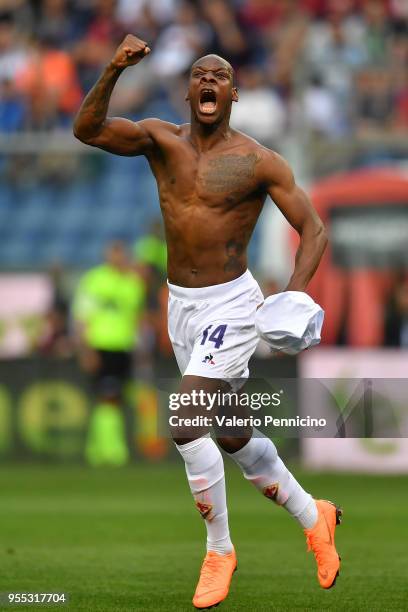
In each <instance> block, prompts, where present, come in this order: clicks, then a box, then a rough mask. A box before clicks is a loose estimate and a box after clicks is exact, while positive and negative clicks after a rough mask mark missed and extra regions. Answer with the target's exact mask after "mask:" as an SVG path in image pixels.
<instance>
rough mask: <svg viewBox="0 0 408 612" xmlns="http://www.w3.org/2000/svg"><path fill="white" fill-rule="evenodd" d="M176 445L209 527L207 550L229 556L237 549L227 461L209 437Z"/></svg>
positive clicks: (194, 494)
mask: <svg viewBox="0 0 408 612" xmlns="http://www.w3.org/2000/svg"><path fill="white" fill-rule="evenodd" d="M176 446H177V449H178V451H179V452H180V454H181V456H182V457H183V459H184V461H185V464H186V473H187V478H188V482H189V485H190V489H191V492H192V494H193V497H194V500H195V503H196V507H197V509H198V511H199V512H200V514H201V516H202V517H203V519H204V521H205V525H206V527H207V550H214V551H216V552H218V553H221V554H228V553H230V552H231V551H232V549H233V546H232V542H231V539H230V534H229V527H228V510H227V500H226V494H225V476H224V462H223V460H222V456H221V453H220V451H219V449H218V447H217V445H216V444H215V442H214V441H213V440H212V439H211V438H210V437H209V436H205V437H203V438H199V439H198V440H193V442H187V444H176Z"/></svg>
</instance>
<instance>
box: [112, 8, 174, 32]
mask: <svg viewBox="0 0 408 612" xmlns="http://www.w3.org/2000/svg"><path fill="white" fill-rule="evenodd" d="M175 11H176V0H118V5H117V11H116V14H117V18H118V21H119V22H120V23H121V24H123V27H126V28H134V30H135V32H137V35H138V36H141V37H142V38H143V34H142V32H143V30H145V29H146V26H147V25H148V24H150V25H151V24H152V23H155V24H157V25H158V26H159V27H162V26H163V25H165V24H167V23H169V22H170V21H172V19H173V18H174V13H175ZM146 39H147V40H149V39H148V38H146Z"/></svg>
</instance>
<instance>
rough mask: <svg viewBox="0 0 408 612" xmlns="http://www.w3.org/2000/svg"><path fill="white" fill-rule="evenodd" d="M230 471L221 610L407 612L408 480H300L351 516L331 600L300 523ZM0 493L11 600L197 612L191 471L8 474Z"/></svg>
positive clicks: (21, 470) (343, 530)
mask: <svg viewBox="0 0 408 612" xmlns="http://www.w3.org/2000/svg"><path fill="white" fill-rule="evenodd" d="M226 463H227V484H228V500H229V509H230V524H231V531H232V536H233V541H234V543H235V546H236V549H237V554H238V572H237V573H236V574H235V576H234V578H233V582H232V587H231V591H230V596H229V597H228V599H227V600H226V601H225V602H224V603H223V604H221V605H220V607H219V608H218V609H219V610H223V611H224V612H229V611H234V612H235V611H239V610H246V611H247V610H250V611H251V612H255V611H261V610H262V611H264V610H265V611H266V610H344V611H346V610H347V611H355V610H369V611H370V612H371V611H373V610H378V611H380V610H381V611H384V610H407V609H408V528H407V524H408V487H407V481H408V479H407V478H406V477H391V476H390V477H386V476H384V477H370V476H365V475H364V476H356V475H354V476H347V475H307V474H303V475H302V478H301V480H302V483H303V484H304V486H305V487H306V488H307V489H309V490H310V491H311V492H312V493H313V494H314V495H315V496H317V497H324V498H327V499H332V500H333V501H336V502H338V503H340V504H341V505H342V506H343V509H344V521H343V524H342V525H341V526H340V527H339V529H338V530H337V545H338V550H339V552H340V554H341V556H342V558H343V563H342V569H341V574H340V577H339V579H338V580H337V584H336V586H335V588H334V589H332V590H330V591H323V590H322V589H320V588H319V586H318V584H317V580H316V576H315V565H314V559H313V556H312V554H311V553H309V554H308V555H307V554H306V544H305V539H304V536H303V533H302V531H301V529H300V528H299V527H298V525H297V524H296V523H295V522H294V521H293V519H291V517H290V516H289V515H287V513H286V512H285V511H284V510H283V509H281V508H277V507H275V506H274V505H273V503H271V502H269V501H268V500H266V499H264V498H262V496H261V495H259V493H258V492H257V491H256V490H255V489H254V488H252V486H251V485H250V484H249V483H247V482H246V481H245V480H244V479H243V478H242V476H241V474H240V473H239V472H238V469H237V468H236V467H235V466H233V465H231V462H229V461H228V460H226ZM0 491H1V493H0V498H1V502H0V591H1V592H3V593H4V592H8V591H17V592H60V591H66V592H67V593H69V596H70V601H69V604H67V605H65V606H47V608H46V609H48V610H50V609H52V610H58V609H60V610H61V609H69V610H75V611H76V610H89V611H99V610H106V611H118V612H119V611H125V610H126V611H127V610H129V611H130V610H136V611H138V610H141V611H145V610H146V611H148V610H154V611H158V610H169V611H173V610H174V611H177V612H180V611H184V610H192V609H193V608H192V605H191V597H192V594H193V591H194V588H195V583H196V579H197V575H198V570H199V566H200V564H201V561H202V557H203V554H204V539H205V529H204V525H203V523H202V520H201V518H200V517H199V515H198V513H197V511H196V509H195V508H194V506H193V503H192V500H191V497H190V493H189V490H188V486H187V483H186V480H185V475H184V468H183V465H182V463H181V461H178V462H176V463H174V464H161V465H158V466H152V465H146V466H145V465H137V466H134V467H128V468H126V469H117V470H114V469H112V470H111V469H100V470H91V469H87V468H81V467H65V466H64V467H57V466H53V467H40V466H12V467H6V466H4V465H3V466H2V468H1V469H0ZM30 607H31V609H33V608H39V607H40V606H30ZM22 608H24V609H28V608H27V607H26V606H18V608H17V607H13V608H11V607H8V608H7V609H9V610H10V609H22ZM3 609H5V608H3Z"/></svg>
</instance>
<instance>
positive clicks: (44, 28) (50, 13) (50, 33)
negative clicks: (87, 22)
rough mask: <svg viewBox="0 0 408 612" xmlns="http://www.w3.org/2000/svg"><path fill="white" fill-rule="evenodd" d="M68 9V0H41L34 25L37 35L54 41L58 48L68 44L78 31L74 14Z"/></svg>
mask: <svg viewBox="0 0 408 612" xmlns="http://www.w3.org/2000/svg"><path fill="white" fill-rule="evenodd" d="M68 9H69V7H68V0H43V1H42V3H41V13H40V15H39V19H38V22H37V27H36V34H37V36H38V37H39V38H40V39H44V38H45V39H52V40H54V41H56V44H57V45H58V47H60V48H66V47H67V46H68V45H70V44H71V43H72V42H73V41H74V40H75V39H76V37H77V36H78V35H79V33H80V31H79V30H78V28H77V20H76V19H75V16H74V15H72V14H70V13H69V12H68Z"/></svg>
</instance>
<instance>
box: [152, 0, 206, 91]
mask: <svg viewBox="0 0 408 612" xmlns="http://www.w3.org/2000/svg"><path fill="white" fill-rule="evenodd" d="M210 35H211V31H210V28H209V26H208V25H207V24H206V23H205V22H204V21H203V20H202V19H201V17H200V13H199V12H198V9H197V8H196V7H195V6H194V5H193V4H191V3H190V2H187V1H186V0H182V1H181V2H180V3H179V5H178V8H177V11H176V14H175V16H174V21H173V23H171V24H170V25H168V26H166V27H165V28H164V29H163V30H162V32H161V34H160V35H159V37H158V39H157V41H156V44H155V45H153V53H152V57H151V65H152V68H153V70H154V72H155V73H156V74H157V75H158V76H159V77H162V78H163V77H167V78H168V77H172V76H177V75H181V74H183V73H184V72H186V71H187V70H189V68H190V66H191V64H192V63H193V62H194V60H195V59H196V58H197V57H198V56H199V55H200V54H202V53H204V51H205V49H206V47H207V44H208V42H209V40H210ZM169 87H170V88H172V87H173V83H169Z"/></svg>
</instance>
